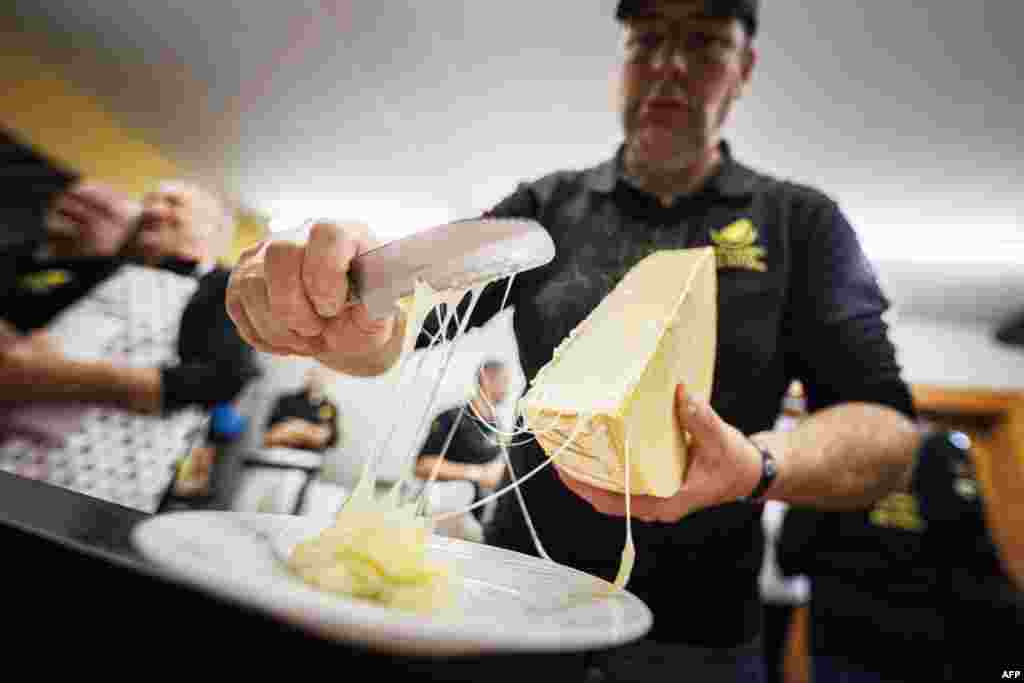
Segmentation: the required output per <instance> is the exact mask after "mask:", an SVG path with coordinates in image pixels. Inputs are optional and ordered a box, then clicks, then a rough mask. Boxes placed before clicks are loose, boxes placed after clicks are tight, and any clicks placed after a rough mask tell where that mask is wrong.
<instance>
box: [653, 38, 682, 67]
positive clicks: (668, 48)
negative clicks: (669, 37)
mask: <svg viewBox="0 0 1024 683" xmlns="http://www.w3.org/2000/svg"><path fill="white" fill-rule="evenodd" d="M688 67H689V64H688V61H687V58H686V54H685V51H684V50H683V49H682V48H681V47H680V46H679V45H676V44H674V43H672V42H671V41H666V42H665V44H664V45H662V46H661V48H660V49H659V50H658V51H657V52H656V53H655V54H654V58H653V59H652V60H651V68H652V69H654V70H655V71H657V72H659V73H661V74H663V75H666V76H668V75H685V74H686V72H687V69H688Z"/></svg>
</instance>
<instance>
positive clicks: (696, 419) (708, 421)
mask: <svg viewBox="0 0 1024 683" xmlns="http://www.w3.org/2000/svg"><path fill="white" fill-rule="evenodd" d="M676 413H677V414H678V416H679V425H680V426H681V427H682V428H683V429H684V430H686V431H688V432H690V434H691V435H692V436H693V437H694V438H695V439H697V441H698V442H699V441H701V440H703V439H706V438H707V437H711V436H714V433H715V422H714V419H713V418H714V412H713V411H712V409H711V406H710V405H708V404H707V403H705V402H704V401H701V400H700V399H697V398H695V397H694V396H691V395H690V394H689V393H687V391H686V387H685V386H683V385H682V384H679V385H677V386H676Z"/></svg>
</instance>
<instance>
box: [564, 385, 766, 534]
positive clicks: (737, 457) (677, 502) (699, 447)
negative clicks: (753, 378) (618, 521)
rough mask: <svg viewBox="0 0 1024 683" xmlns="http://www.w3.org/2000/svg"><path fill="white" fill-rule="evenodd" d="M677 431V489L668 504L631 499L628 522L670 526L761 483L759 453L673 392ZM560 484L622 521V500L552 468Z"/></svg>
mask: <svg viewBox="0 0 1024 683" xmlns="http://www.w3.org/2000/svg"><path fill="white" fill-rule="evenodd" d="M675 402H676V416H677V418H678V423H679V424H678V428H679V429H681V430H684V432H689V434H690V437H691V438H690V444H689V447H688V449H687V451H688V452H687V468H686V474H685V475H684V479H683V484H682V488H680V490H679V492H678V493H677V494H676V495H674V496H672V497H671V498H659V497H657V496H641V495H634V496H631V500H630V508H631V512H632V514H633V516H634V517H636V518H638V519H641V520H643V521H645V522H663V523H673V522H678V521H679V520H680V519H682V518H683V517H685V516H686V515H688V514H689V513H691V512H693V511H695V510H699V509H701V508H706V507H710V506H712V505H719V504H722V503H731V502H734V501H736V500H738V499H739V498H742V497H743V496H747V495H749V494H750V493H751V492H752V491H753V490H754V487H755V486H756V485H757V482H758V481H759V480H760V478H761V466H762V465H761V453H760V451H759V450H758V449H757V447H756V446H754V444H753V443H751V441H750V440H749V439H748V438H747V437H745V436H744V435H743V433H742V432H740V431H739V430H738V429H736V428H735V427H733V426H732V425H730V424H728V423H727V422H725V421H724V420H723V419H722V418H721V417H719V416H718V414H717V413H715V411H714V409H713V408H712V407H711V406H710V405H709V404H708V403H706V402H704V401H700V400H697V399H695V398H693V397H691V396H689V395H688V394H687V393H686V390H685V389H684V387H683V385H681V384H680V385H679V386H678V387H676V396H675ZM556 469H557V470H558V476H559V477H560V478H561V480H562V482H563V483H564V484H565V485H566V486H567V487H568V488H569V489H570V490H571V491H572V492H573V493H575V494H576V495H578V496H580V497H581V498H583V499H584V500H586V501H587V502H589V503H590V504H591V505H592V506H593V507H594V509H596V510H597V511H598V512H601V513H603V514H606V515H614V516H617V517H625V515H626V496H625V495H623V494H621V493H615V492H613V491H607V490H605V489H602V488H598V487H596V486H591V485H590V484H586V483H584V482H582V481H579V480H578V479H574V478H573V477H572V476H571V475H569V474H567V473H566V472H564V471H563V470H562V469H561V468H558V467H557V465H556Z"/></svg>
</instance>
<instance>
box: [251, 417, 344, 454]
mask: <svg viewBox="0 0 1024 683" xmlns="http://www.w3.org/2000/svg"><path fill="white" fill-rule="evenodd" d="M330 438H331V432H330V429H329V428H327V427H326V426H323V425H318V424H313V423H312V422H307V421H306V420H303V419H300V418H290V419H288V420H284V421H283V422H280V423H278V424H276V425H274V426H273V427H272V428H271V429H270V430H269V431H268V432H267V433H266V434H265V435H264V437H263V445H264V446H266V447H267V448H272V447H274V446H284V447H286V448H307V449H312V450H319V449H321V448H323V447H324V446H325V445H327V441H328V440H329V439H330Z"/></svg>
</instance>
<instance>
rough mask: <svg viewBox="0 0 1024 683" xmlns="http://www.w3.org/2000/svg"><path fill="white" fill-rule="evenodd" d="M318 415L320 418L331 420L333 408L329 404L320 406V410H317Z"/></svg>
mask: <svg viewBox="0 0 1024 683" xmlns="http://www.w3.org/2000/svg"><path fill="white" fill-rule="evenodd" d="M317 412H318V414H319V415H320V419H321V420H333V419H334V408H332V407H331V406H329V405H322V406H320V410H319V411H317Z"/></svg>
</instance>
